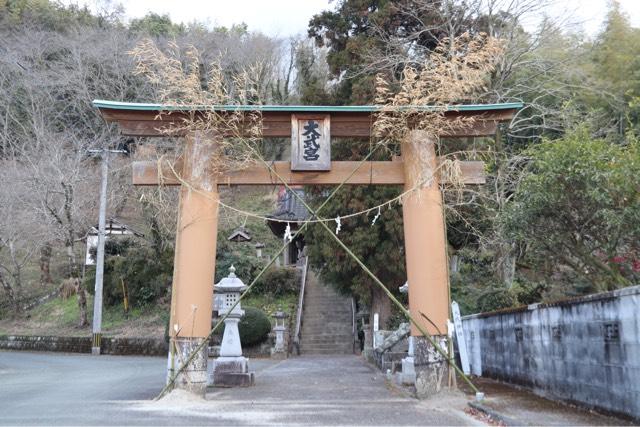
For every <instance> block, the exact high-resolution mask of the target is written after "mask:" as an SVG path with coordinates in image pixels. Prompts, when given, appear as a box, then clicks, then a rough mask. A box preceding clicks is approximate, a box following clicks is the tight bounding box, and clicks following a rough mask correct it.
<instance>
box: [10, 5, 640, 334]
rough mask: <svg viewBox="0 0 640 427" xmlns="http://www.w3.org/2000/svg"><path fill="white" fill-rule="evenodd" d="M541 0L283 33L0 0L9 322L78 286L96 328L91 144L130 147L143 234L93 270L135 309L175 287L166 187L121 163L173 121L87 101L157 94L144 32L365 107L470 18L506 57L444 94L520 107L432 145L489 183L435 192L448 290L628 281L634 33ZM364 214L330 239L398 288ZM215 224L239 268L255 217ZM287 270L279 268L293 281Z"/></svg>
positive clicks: (335, 212) (350, 15) (366, 293)
mask: <svg viewBox="0 0 640 427" xmlns="http://www.w3.org/2000/svg"><path fill="white" fill-rule="evenodd" d="M549 4H550V3H549V2H545V1H537V0H518V1H513V2H491V1H489V2H487V1H485V0H395V1H392V0H339V1H335V2H332V3H330V4H329V5H328V9H327V10H326V11H324V12H321V13H319V14H317V15H315V16H314V17H313V18H312V19H311V20H310V22H309V25H308V32H307V34H304V35H299V36H296V37H288V38H278V37H274V36H269V35H265V34H261V33H260V32H257V31H254V30H253V29H251V28H249V27H248V26H247V25H245V24H243V23H238V24H236V25H233V26H231V27H230V28H227V27H211V26H207V25H205V24H203V23H199V22H192V23H176V22H172V21H171V19H170V18H169V17H168V16H163V15H157V14H154V13H149V14H148V15H146V16H145V17H143V18H139V19H132V20H127V19H125V11H124V9H123V8H122V7H121V6H114V5H112V4H111V3H105V7H104V8H102V9H101V10H100V11H99V12H92V11H90V10H89V9H86V8H82V7H78V6H64V5H62V4H60V3H57V2H55V1H49V0H0V285H1V286H2V293H1V294H0V295H1V296H0V317H6V316H11V317H16V318H21V316H25V315H26V313H27V312H28V308H29V307H31V306H32V305H33V304H34V303H35V302H36V301H37V300H38V299H39V298H41V297H42V296H43V295H46V294H48V293H50V292H60V293H66V294H71V295H74V296H75V298H76V300H77V305H78V313H79V314H78V317H79V318H78V319H76V321H77V323H78V324H79V325H81V326H86V325H87V324H88V316H89V315H88V310H87V297H88V293H90V292H92V281H91V280H92V272H91V271H90V270H91V268H90V267H85V265H84V264H85V262H84V260H85V240H86V236H87V233H88V231H89V230H90V228H91V227H92V226H95V225H96V224H97V217H98V213H97V205H98V201H99V188H100V168H99V162H100V158H99V157H96V156H95V155H93V154H92V153H94V152H95V150H102V149H119V150H122V151H124V152H125V153H124V154H123V155H113V158H112V159H111V160H110V161H111V167H110V174H109V194H108V217H109V218H119V220H123V221H127V222H128V224H129V225H130V226H131V227H133V228H135V229H137V231H139V232H140V233H139V234H140V235H141V237H139V238H138V239H136V240H135V241H125V242H124V243H122V244H119V245H118V244H110V245H108V248H107V254H108V255H109V260H108V263H107V264H108V265H107V268H108V273H109V272H111V276H112V277H111V278H107V279H106V280H107V282H108V281H109V280H112V282H113V283H112V284H111V285H108V284H105V286H106V287H109V286H111V288H112V289H117V287H118V286H119V285H118V280H116V277H118V278H124V279H125V280H126V281H127V282H128V283H129V284H130V286H131V287H132V288H131V294H132V296H133V297H134V302H133V303H134V304H138V305H140V306H144V305H152V304H167V301H168V300H167V297H168V294H169V293H170V284H171V271H172V262H173V244H174V237H175V227H176V225H175V224H176V213H177V209H176V206H177V193H176V191H175V189H172V188H159V189H151V188H134V187H133V186H132V185H131V184H130V181H131V179H130V177H131V168H130V164H131V158H132V157H133V156H134V155H142V153H144V151H145V150H147V151H149V152H153V153H166V152H169V151H172V150H175V147H176V146H177V144H175V141H174V140H173V138H171V137H166V138H156V139H145V138H140V139H132V138H125V137H122V136H121V135H119V133H118V129H117V128H116V127H115V126H113V125H110V124H107V123H106V122H105V121H104V120H103V119H102V118H101V117H100V115H99V113H98V111H97V110H96V109H95V108H93V106H92V101H93V100H94V99H110V100H118V101H131V102H158V101H159V100H161V99H162V97H163V94H164V92H163V90H164V89H163V87H162V85H159V84H157V82H154V81H153V80H150V79H147V78H145V76H144V75H142V74H141V73H140V72H138V71H139V67H137V63H136V56H135V52H136V48H139V46H141V43H153V45H154V46H155V47H157V49H159V51H161V52H165V53H166V54H167V55H169V54H172V55H175V57H176V58H178V59H179V60H180V61H184V62H187V61H188V60H189V59H190V58H192V56H193V55H192V54H191V53H190V52H197V60H198V61H199V64H201V66H202V68H203V69H206V68H207V67H208V66H209V64H212V63H215V64H216V67H217V68H216V69H218V70H220V76H221V77H220V78H221V79H222V80H225V79H226V80H230V79H232V78H233V76H235V75H237V74H238V73H239V72H240V71H242V70H252V77H253V79H254V87H253V88H252V93H254V94H255V99H254V100H253V101H252V102H257V101H256V100H257V99H259V100H260V102H261V103H264V104H276V105H288V104H289V105H373V104H376V103H377V98H376V96H377V93H376V88H377V87H378V84H377V81H378V80H377V79H379V78H380V76H382V78H384V80H385V81H386V82H388V85H389V87H390V88H391V90H393V89H394V88H397V87H398V86H399V85H400V83H401V81H402V79H403V76H406V71H407V70H409V69H411V70H418V71H421V70H422V71H424V70H427V71H428V68H429V67H430V66H432V64H433V58H434V56H433V55H434V52H435V51H436V49H437V47H438V46H442V42H443V41H444V42H447V41H451V40H454V39H455V38H456V37H459V36H462V35H464V34H471V35H479V34H487V35H488V36H490V37H494V38H496V39H499V40H501V46H502V54H501V55H500V56H499V58H498V59H497V61H496V63H495V64H494V67H493V68H492V71H491V73H490V75H489V77H488V78H487V79H486V81H485V82H484V84H483V85H482V87H481V88H480V90H478V91H476V92H475V93H473V94H469V95H468V96H466V97H465V99H456V100H454V102H457V103H468V104H474V103H501V102H522V103H523V104H524V108H523V109H522V110H520V111H519V112H518V113H517V114H516V116H515V117H514V119H513V120H512V121H511V122H510V123H506V124H503V125H501V126H500V129H499V132H498V133H497V135H496V136H495V138H466V139H447V138H443V140H442V141H441V143H440V144H439V150H440V154H441V155H442V154H447V153H458V152H464V153H465V154H464V155H465V157H466V158H469V159H473V160H483V161H484V162H485V164H486V175H487V182H486V184H484V185H481V186H474V187H472V188H465V189H463V190H460V189H456V190H455V191H449V190H447V189H443V194H444V198H445V202H446V208H445V218H446V224H447V240H448V255H449V262H450V289H451V297H452V299H454V300H456V301H458V302H459V303H460V306H461V309H462V311H463V313H464V314H470V313H476V312H482V311H490V310H496V309H502V308H508V307H514V306H518V305H523V304H531V303H535V302H540V301H553V300H558V299H562V298H568V297H572V296H578V295H586V294H591V293H595V292H602V291H607V290H613V289H618V288H621V287H625V286H631V285H636V284H638V283H639V280H638V279H640V141H638V132H640V29H638V28H634V27H632V26H631V24H630V21H629V17H628V16H626V15H625V14H624V12H623V11H622V10H621V8H620V6H619V5H618V4H617V3H616V2H615V1H612V2H611V3H610V5H609V9H608V13H607V16H606V18H605V20H604V23H603V25H602V27H601V28H600V30H599V31H598V33H597V34H594V35H589V34H585V33H584V32H582V31H581V30H580V29H576V28H575V27H573V26H570V25H568V24H567V23H566V21H565V20H564V18H563V17H547V18H545V19H542V20H540V22H539V23H538V24H537V25H536V26H535V27H534V28H531V27H530V26H528V25H525V22H526V21H527V18H528V17H529V16H531V15H532V14H540V13H542V12H544V11H545V8H547V7H548V6H549ZM363 145H364V146H363ZM285 146H286V144H285V143H283V141H269V140H265V141H263V142H262V144H261V147H262V150H264V155H265V157H266V158H268V159H272V160H280V159H286V156H287V149H286V147H285ZM368 149H369V144H361V142H357V141H350V140H339V141H337V142H336V143H335V146H334V147H333V150H334V156H336V157H337V158H340V159H343V160H351V159H354V160H355V159H360V158H362V156H363V155H364V154H366V152H367V150H368ZM393 154H394V153H392V152H388V151H385V152H384V153H382V152H381V153H379V155H380V156H383V157H384V156H387V157H389V156H391V155H393ZM381 158H382V157H381ZM305 190H306V193H307V194H308V198H309V201H310V202H311V203H312V204H314V205H319V204H320V203H321V202H322V200H323V198H324V196H325V195H326V191H324V190H323V189H322V188H320V189H311V188H308V189H305ZM256 191H257V190H256V189H252V188H249V189H227V190H225V191H224V192H221V195H222V198H223V200H225V202H226V203H230V204H232V205H233V204H234V203H235V204H237V205H242V206H244V207H245V208H246V209H254V210H259V211H260V212H268V211H269V210H273V201H274V200H275V193H277V189H276V188H273V189H269V192H268V193H266V194H262V193H260V194H258V195H256V194H257V193H256ZM400 191H401V189H400V188H394V187H369V186H352V187H348V188H345V189H344V190H343V191H341V192H340V193H339V194H338V195H337V196H336V197H335V199H333V200H332V201H331V203H330V204H329V206H327V208H326V209H325V214H326V216H327V217H328V218H333V217H337V216H340V215H344V214H346V213H349V212H356V211H361V210H363V209H366V208H368V207H371V206H376V205H378V204H380V203H383V202H385V201H386V200H390V199H393V198H395V197H396V196H398V194H399V193H400ZM376 218H377V219H376V221H374V222H375V224H372V216H364V217H356V218H354V219H352V220H349V221H344V222H343V223H342V228H341V231H340V236H341V238H342V239H343V241H344V242H345V243H346V244H347V245H348V246H349V247H350V248H352V249H353V251H354V253H355V254H356V255H358V257H359V258H360V259H362V260H363V261H364V262H365V264H366V265H367V266H369V268H370V269H371V270H372V271H373V272H374V273H375V274H376V276H378V277H379V278H381V279H382V280H383V281H384V282H385V284H387V286H388V287H389V288H390V290H391V291H392V292H393V293H394V294H396V295H398V297H399V298H406V297H403V296H402V295H401V294H400V293H399V292H398V288H399V287H400V286H401V285H403V284H404V283H405V281H406V275H405V264H404V254H403V232H402V214H401V209H399V208H398V206H395V205H392V206H389V207H386V208H385V209H383V210H382V211H381V212H380V215H379V217H376ZM221 221H222V223H223V226H222V227H221V231H220V232H219V236H218V242H219V243H218V259H217V266H218V267H217V268H216V270H217V274H216V275H217V276H218V274H220V272H221V271H222V272H223V273H224V271H226V268H227V267H228V266H229V265H230V264H232V263H235V265H236V267H238V274H239V275H241V277H243V275H244V276H249V277H246V280H245V281H248V280H249V279H250V276H251V275H252V274H255V272H256V271H257V269H258V266H259V263H260V260H259V259H257V258H256V257H255V255H254V250H253V247H248V246H247V247H242V248H238V247H231V246H230V245H231V244H230V243H229V242H227V238H226V236H227V235H228V233H229V230H232V229H234V228H236V227H239V226H245V225H247V219H246V218H244V219H243V218H238V217H237V215H234V214H233V213H232V212H227V213H224V212H223V213H222V217H221ZM248 226H249V227H252V228H253V230H254V233H255V234H256V235H257V236H259V237H260V239H261V240H262V241H263V242H264V243H265V244H266V248H265V252H266V253H274V252H275V250H276V249H277V247H278V244H279V242H278V239H276V238H275V237H274V236H272V235H270V232H269V231H268V229H267V227H266V225H265V224H264V223H262V222H259V221H254V222H251V221H249V223H248ZM322 233H323V231H322V230H321V229H320V228H319V227H317V226H311V227H310V228H309V230H308V231H307V232H306V234H305V240H306V241H307V244H308V251H309V256H310V260H311V263H312V264H313V266H314V267H316V268H317V269H318V271H320V272H321V274H322V276H323V277H324V278H325V279H326V280H327V281H329V282H331V283H333V284H335V285H336V286H337V287H338V288H339V289H340V290H341V291H342V292H344V293H347V294H351V295H354V296H356V297H357V299H358V301H359V302H360V304H363V305H366V306H369V307H370V309H371V311H375V312H378V313H380V315H381V322H382V323H383V324H385V323H386V324H388V325H391V324H395V323H397V322H398V321H399V319H398V316H399V314H398V313H397V312H396V311H395V310H394V309H392V305H391V303H390V301H389V300H388V299H387V297H386V296H385V295H384V294H383V293H382V292H381V291H379V290H376V287H375V286H373V284H372V283H371V282H370V279H369V278H368V277H367V276H366V275H364V274H363V273H362V272H361V270H360V267H359V266H358V265H356V264H355V262H353V261H352V260H350V258H349V257H348V256H347V254H346V253H344V252H343V251H342V250H341V249H340V248H338V247H336V246H335V244H334V243H333V242H332V241H330V240H328V239H323V238H322ZM109 269H110V270H109ZM276 276H278V274H277V273H276V272H274V273H273V274H272V279H273V280H275V281H278V280H280V279H277V278H276ZM269 282H270V281H269V280H265V283H269ZM282 282H283V283H287V284H289V285H290V278H285V279H282ZM289 285H287V286H289ZM113 292H116V291H115V290H114V291H113ZM275 292H277V290H276V291H275ZM116 294H117V293H116ZM116 294H114V295H116ZM116 299H118V298H117V297H114V300H116ZM405 302H406V300H405Z"/></svg>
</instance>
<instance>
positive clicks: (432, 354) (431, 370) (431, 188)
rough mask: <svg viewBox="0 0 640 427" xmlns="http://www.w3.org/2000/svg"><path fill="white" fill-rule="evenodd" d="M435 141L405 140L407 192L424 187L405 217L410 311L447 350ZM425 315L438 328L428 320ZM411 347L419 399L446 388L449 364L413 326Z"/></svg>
mask: <svg viewBox="0 0 640 427" xmlns="http://www.w3.org/2000/svg"><path fill="white" fill-rule="evenodd" d="M435 142H436V139H435V138H434V137H430V136H429V135H428V134H427V133H426V132H424V131H413V132H411V133H410V135H409V136H408V138H407V139H406V140H405V141H403V144H402V157H403V161H404V173H405V190H409V189H412V188H414V187H415V186H416V185H418V184H419V185H421V187H420V188H419V189H417V190H415V191H412V192H411V193H409V195H408V196H407V197H406V198H405V199H404V201H403V204H402V214H403V219H404V239H405V254H406V260H407V282H408V283H409V288H410V289H409V311H410V313H411V315H412V317H413V318H414V319H415V320H416V321H417V322H419V323H420V325H421V326H422V327H423V329H424V330H425V331H427V333H429V334H430V335H431V336H432V337H433V338H434V339H436V341H437V342H438V343H442V344H443V346H442V348H443V349H444V350H446V348H447V346H446V332H447V319H448V318H449V285H448V283H449V281H448V266H447V252H446V250H447V249H446V248H447V246H446V236H445V223H444V212H443V205H442V195H441V192H440V188H439V186H438V177H437V173H438V171H437V158H436V152H435ZM422 314H424V315H425V316H427V317H428V318H429V319H430V320H431V322H433V324H432V323H431V322H429V321H426V320H425V319H424V317H423V316H422ZM410 347H411V348H410V354H409V357H407V358H406V359H405V361H403V374H405V373H406V375H403V377H405V378H407V379H409V378H410V377H413V373H414V372H415V378H416V380H415V384H416V390H417V393H418V396H419V397H425V396H428V395H430V394H433V393H434V392H436V391H438V390H439V389H440V386H441V381H442V378H443V375H444V374H443V371H444V372H446V368H447V363H446V361H444V359H443V358H442V357H441V356H440V355H439V354H438V353H437V352H436V351H435V349H434V348H433V346H432V345H431V344H430V343H429V342H428V341H427V339H426V338H425V337H423V336H422V334H421V333H420V331H419V330H418V329H417V328H416V327H415V325H413V324H412V325H411V343H410ZM405 365H407V366H405ZM409 365H413V366H409Z"/></svg>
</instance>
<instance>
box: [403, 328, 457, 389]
mask: <svg viewBox="0 0 640 427" xmlns="http://www.w3.org/2000/svg"><path fill="white" fill-rule="evenodd" d="M432 338H433V339H434V340H435V342H436V343H438V345H439V346H440V348H441V349H443V350H444V351H445V353H446V352H447V351H448V350H447V349H448V346H447V336H446V335H444V336H433V337H432ZM413 351H414V354H413V369H414V370H415V387H416V396H417V397H418V398H420V399H424V398H428V397H430V396H433V395H435V394H437V393H439V392H440V391H441V390H442V388H443V385H444V383H445V381H446V378H447V374H448V372H449V371H448V368H449V365H448V363H447V360H446V359H445V358H444V357H443V356H442V355H441V354H440V353H438V351H437V350H436V349H435V347H434V346H433V345H432V344H431V343H430V342H429V341H428V340H427V339H426V338H425V337H413ZM407 359H408V358H407ZM405 360H406V359H405ZM407 364H409V361H407ZM407 369H409V367H407ZM403 370H404V360H403ZM403 372H404V371H403Z"/></svg>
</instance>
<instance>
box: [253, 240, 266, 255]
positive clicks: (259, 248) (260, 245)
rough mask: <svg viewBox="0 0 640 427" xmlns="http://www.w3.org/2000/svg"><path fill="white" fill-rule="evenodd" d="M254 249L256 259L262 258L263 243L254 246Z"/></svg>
mask: <svg viewBox="0 0 640 427" xmlns="http://www.w3.org/2000/svg"><path fill="white" fill-rule="evenodd" d="M254 247H255V248H256V257H258V258H262V249H264V243H260V242H258V243H256V244H255V245H254Z"/></svg>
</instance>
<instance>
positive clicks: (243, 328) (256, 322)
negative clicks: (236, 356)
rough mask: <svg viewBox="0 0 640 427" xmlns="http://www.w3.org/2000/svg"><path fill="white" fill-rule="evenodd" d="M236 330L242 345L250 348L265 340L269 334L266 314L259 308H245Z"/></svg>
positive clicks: (269, 328)
mask: <svg viewBox="0 0 640 427" xmlns="http://www.w3.org/2000/svg"><path fill="white" fill-rule="evenodd" d="M238 329H239V331H240V342H241V343H242V345H246V346H251V345H255V344H260V343H261V342H264V341H265V340H266V339H267V336H268V335H269V332H271V322H270V321H269V317H267V314H266V313H265V312H264V311H262V310H260V309H259V308H255V307H245V308H244V316H242V319H240V323H239V324H238Z"/></svg>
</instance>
